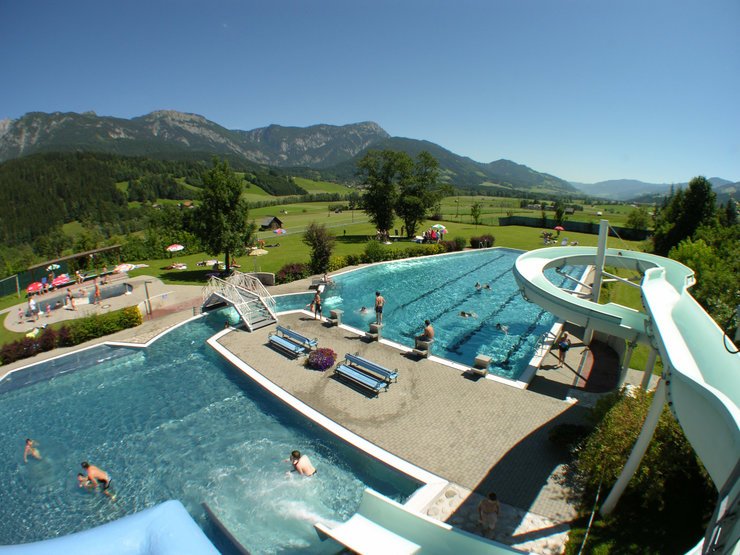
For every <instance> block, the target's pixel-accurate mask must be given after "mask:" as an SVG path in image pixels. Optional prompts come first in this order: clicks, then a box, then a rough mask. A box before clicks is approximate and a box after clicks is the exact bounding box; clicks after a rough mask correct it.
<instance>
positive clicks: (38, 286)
mask: <svg viewBox="0 0 740 555" xmlns="http://www.w3.org/2000/svg"><path fill="white" fill-rule="evenodd" d="M43 288H44V285H43V284H42V283H41V282H40V281H34V282H33V283H32V284H30V285H29V286H28V287H27V288H26V292H27V293H38V292H39V291H41V290H42V289H43Z"/></svg>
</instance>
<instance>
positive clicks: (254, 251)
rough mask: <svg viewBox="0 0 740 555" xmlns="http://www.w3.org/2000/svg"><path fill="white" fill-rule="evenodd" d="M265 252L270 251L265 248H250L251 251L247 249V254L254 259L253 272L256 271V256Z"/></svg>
mask: <svg viewBox="0 0 740 555" xmlns="http://www.w3.org/2000/svg"><path fill="white" fill-rule="evenodd" d="M266 254H270V251H268V250H265V249H252V250H251V251H249V255H248V256H254V257H255V259H254V271H255V272H256V271H257V258H256V257H258V256H264V255H266Z"/></svg>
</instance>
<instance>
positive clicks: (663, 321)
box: [514, 247, 740, 553]
mask: <svg viewBox="0 0 740 555" xmlns="http://www.w3.org/2000/svg"><path fill="white" fill-rule="evenodd" d="M595 259H596V248H592V247H555V248H546V249H539V250H535V251H530V252H527V253H524V254H522V255H521V256H519V258H518V259H517V261H516V264H515V266H514V276H515V278H516V280H517V283H518V284H519V288H520V290H521V292H522V294H523V295H524V297H525V298H526V299H528V300H529V301H531V302H534V303H536V304H538V305H540V306H542V307H543V308H545V309H547V310H549V311H550V312H552V313H553V314H555V315H556V316H558V317H560V318H562V319H564V320H567V321H569V322H572V323H574V324H577V325H580V326H583V327H590V328H591V329H594V330H597V331H600V332H603V333H607V334H610V335H613V336H616V337H620V338H623V339H625V340H627V341H636V342H640V343H648V344H650V345H652V346H653V347H655V348H657V349H658V351H659V353H660V355H661V358H662V360H663V367H664V371H663V376H662V378H663V379H664V380H665V384H666V391H667V402H668V405H669V406H670V408H671V410H672V412H673V414H674V415H675V416H676V419H677V420H678V422H679V424H680V425H681V427H682V428H683V430H684V433H685V434H686V437H687V439H688V440H689V442H690V443H691V445H692V446H693V448H694V450H695V451H696V453H697V455H698V456H699V458H700V459H701V461H702V463H703V464H704V466H705V468H706V469H707V472H708V473H709V475H710V476H711V477H712V480H713V481H714V484H715V485H716V486H717V488H718V492H719V499H718V503H717V507H716V509H715V513H714V516H713V518H712V521H711V522H710V524H709V526H708V528H707V534H706V536H705V538H704V540H703V541H702V542H700V544H699V545H698V546H697V547H696V548H695V549H694V550H692V553H700V552H701V553H710V552H711V553H733V552H734V549H736V548H737V547H738V545H737V541H738V535H739V534H740V526H739V525H738V508H739V507H738V502H739V499H740V464H739V463H738V461H739V460H740V410H738V406H739V405H740V355H739V354H737V353H734V352H733V351H732V350H733V348H734V347H733V345H732V343H731V342H730V341H729V340H728V339H726V338H725V336H724V332H723V331H722V329H720V327H719V326H718V325H717V324H716V323H715V322H714V320H712V318H711V317H710V316H709V315H708V314H707V313H706V312H705V311H704V309H702V308H701V306H700V305H699V304H698V303H697V302H696V301H695V300H694V298H693V297H692V296H691V295H690V294H689V292H688V288H689V287H691V286H692V285H693V284H694V283H695V279H694V273H693V271H692V270H691V269H690V268H688V267H686V266H684V265H683V264H680V263H679V262H676V261H675V260H670V259H668V258H664V257H661V256H656V255H652V254H647V253H641V252H635V251H627V250H619V249H606V260H605V265H606V266H613V267H618V268H629V269H633V270H637V271H640V272H641V273H642V274H643V276H644V277H643V279H642V283H641V284H640V289H641V295H642V302H643V306H644V307H645V312H640V311H636V310H633V309H630V308H627V307H623V306H620V305H616V304H613V303H609V304H603V305H602V304H597V303H594V302H592V301H591V300H589V299H584V298H579V297H578V296H575V295H573V294H572V293H569V292H566V291H564V290H562V289H560V288H559V287H557V286H556V285H555V284H553V283H552V282H550V281H549V280H548V279H547V277H545V275H544V274H543V272H544V271H545V270H547V269H549V268H561V267H563V266H564V265H570V264H575V265H588V264H593V263H594V261H595Z"/></svg>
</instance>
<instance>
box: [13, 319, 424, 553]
mask: <svg viewBox="0 0 740 555" xmlns="http://www.w3.org/2000/svg"><path fill="white" fill-rule="evenodd" d="M223 320H224V315H223V313H218V312H216V313H213V314H210V315H208V316H206V317H204V318H201V319H199V320H196V321H193V322H190V323H188V324H186V325H184V326H181V327H179V328H177V329H176V330H174V331H172V332H170V333H169V334H167V335H166V336H164V337H163V338H161V339H159V340H158V341H156V342H155V343H154V344H153V345H152V346H151V347H150V348H148V349H127V348H120V347H99V348H95V349H92V350H88V351H84V352H83V354H79V355H77V358H76V359H75V360H76V363H77V364H78V365H79V367H80V368H81V369H75V370H74V371H70V370H71V368H65V369H64V370H63V371H65V372H67V373H64V374H60V375H57V376H56V377H53V378H52V379H49V380H45V381H41V382H38V383H34V384H32V385H25V386H24V385H23V380H18V379H16V380H15V382H14V383H15V386H14V387H6V389H7V391H5V392H4V393H2V395H0V418H2V421H3V424H4V425H3V427H2V429H0V457H2V460H3V461H4V462H5V464H4V465H3V468H2V470H1V471H0V481H1V482H2V484H3V487H2V490H0V522H2V523H3V526H2V527H0V545H1V544H16V543H23V542H29V541H35V540H41V539H46V538H51V537H55V536H58V535H64V534H69V533H72V532H76V531H79V530H84V529H87V528H89V527H91V526H92V525H96V524H102V523H104V522H108V521H111V520H114V519H117V518H120V517H122V516H124V515H127V514H131V513H133V512H136V511H139V510H142V509H144V508H147V507H151V506H153V505H155V504H157V503H160V502H162V501H164V500H167V499H180V500H181V501H182V502H183V503H184V505H185V506H186V507H187V509H188V511H189V512H190V514H191V515H192V516H193V517H194V518H195V519H196V521H197V522H198V523H199V524H200V525H201V527H202V528H203V529H204V530H205V531H206V533H207V534H209V536H211V538H212V539H214V541H215V542H216V543H217V545H218V546H219V549H221V550H223V551H225V552H228V546H227V545H225V544H223V538H220V537H219V536H220V535H219V534H218V532H216V531H215V529H214V527H213V526H212V525H211V524H210V523H209V522H208V518H207V516H206V515H205V511H204V510H203V508H202V506H201V503H202V502H207V503H208V505H209V506H210V507H211V508H212V509H213V510H214V511H215V512H216V514H217V515H218V516H219V517H220V518H221V519H222V520H223V522H224V523H225V524H226V525H227V527H228V528H229V529H230V530H231V531H232V533H234V535H235V536H236V537H237V538H238V539H239V540H240V541H242V542H243V543H244V545H246V546H247V548H248V549H249V550H250V551H251V552H252V553H276V552H280V551H288V552H295V551H299V552H302V553H312V552H317V551H318V550H320V546H319V543H320V542H319V539H318V536H317V534H316V533H315V531H314V529H313V523H314V522H315V521H317V520H321V521H324V522H329V523H331V522H336V521H344V520H346V519H347V518H349V517H350V516H351V515H352V514H353V513H354V512H355V510H356V509H357V507H358V506H359V502H360V498H361V494H362V490H363V489H364V488H365V487H367V486H369V487H372V488H373V489H376V490H378V491H380V492H382V493H384V494H385V495H388V496H389V497H391V498H393V499H396V500H397V501H401V502H402V501H404V500H405V499H406V498H407V497H408V496H409V495H410V494H411V493H412V492H413V491H414V490H415V489H416V488H417V487H418V485H419V484H418V483H417V482H415V481H413V480H411V479H409V478H408V477H406V476H403V475H400V474H399V473H397V472H395V471H393V470H391V469H388V468H387V467H385V466H383V465H382V464H381V463H378V462H377V461H375V460H372V459H369V458H368V457H366V456H363V455H362V454H361V453H358V452H357V451H355V450H354V449H352V448H350V447H348V446H346V445H345V444H343V443H342V442H341V441H339V440H337V439H336V438H334V437H333V436H330V435H329V434H327V433H325V432H323V430H321V429H319V428H318V427H317V426H315V425H313V424H312V423H310V422H307V421H306V420H305V419H304V418H302V417H301V416H299V415H297V414H296V413H294V412H293V411H292V410H290V409H288V408H286V407H284V406H283V405H281V404H279V403H278V402H277V401H275V400H273V399H272V398H271V397H269V395H267V394H265V393H263V392H262V391H261V390H260V389H259V388H258V386H256V385H254V384H253V382H251V381H250V380H248V379H247V378H245V377H243V376H242V375H241V373H240V372H239V371H238V370H236V369H234V368H232V367H231V366H230V365H228V364H226V363H224V362H222V361H221V360H220V358H219V357H218V355H217V354H216V353H215V352H213V350H212V349H211V348H210V347H208V346H207V345H206V344H205V340H206V338H208V337H209V336H211V335H213V334H214V333H216V332H217V331H219V330H220V329H221V327H222V323H223ZM58 360H61V359H58ZM55 364H56V365H57V366H58V367H60V368H61V367H62V366H63V365H60V364H59V363H58V362H57V363H55ZM37 366H38V365H37ZM70 366H71V365H70ZM42 374H43V372H42V371H37V372H36V376H40V375H42ZM26 437H31V438H33V439H35V440H36V441H37V442H38V443H39V445H40V451H41V454H42V456H43V460H42V461H36V460H29V462H28V464H24V463H23V458H22V455H23V442H24V439H25V438H26ZM293 449H299V450H301V451H302V452H304V453H306V454H307V455H309V457H310V458H311V459H312V461H313V463H314V465H315V466H316V467H317V469H318V473H317V475H316V476H315V477H311V478H304V477H299V476H297V475H296V474H290V475H289V476H288V475H286V472H287V471H288V470H289V469H290V465H289V464H288V463H286V462H283V461H284V459H286V458H287V457H288V455H289V453H290V451H291V450H293ZM83 460H88V461H90V462H91V463H92V464H95V465H97V466H100V467H101V468H103V469H104V470H106V471H108V472H109V473H110V475H111V479H112V490H114V492H115V493H116V494H117V495H118V500H117V501H116V502H115V503H113V502H111V501H110V500H108V499H107V498H106V497H104V496H103V495H101V494H100V493H97V492H93V493H91V492H86V491H84V490H82V489H80V488H78V487H77V482H76V475H77V472H80V471H81V468H80V462H81V461H83Z"/></svg>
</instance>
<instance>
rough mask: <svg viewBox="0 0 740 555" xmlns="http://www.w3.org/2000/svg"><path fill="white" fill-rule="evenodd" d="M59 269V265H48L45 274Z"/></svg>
mask: <svg viewBox="0 0 740 555" xmlns="http://www.w3.org/2000/svg"><path fill="white" fill-rule="evenodd" d="M59 268H61V266H60V265H59V264H49V265H48V266H47V267H46V271H47V272H51V271H52V270H58V269H59Z"/></svg>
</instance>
